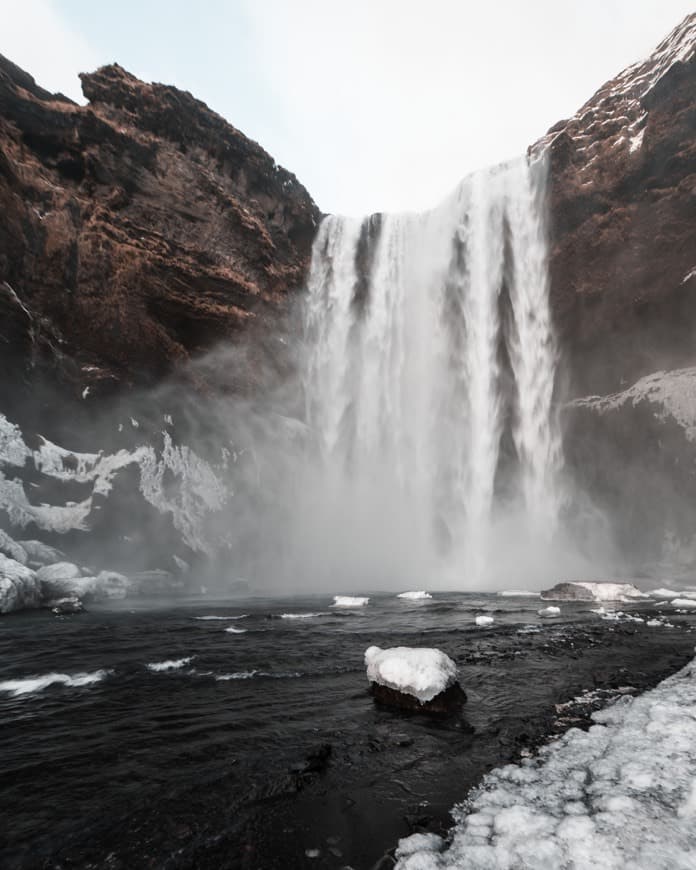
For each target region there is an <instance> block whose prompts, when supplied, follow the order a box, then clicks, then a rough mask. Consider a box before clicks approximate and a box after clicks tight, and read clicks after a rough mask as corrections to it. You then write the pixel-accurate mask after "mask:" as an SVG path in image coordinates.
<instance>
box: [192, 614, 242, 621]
mask: <svg viewBox="0 0 696 870" xmlns="http://www.w3.org/2000/svg"><path fill="white" fill-rule="evenodd" d="M247 616H249V614H248V613H240V614H239V616H194V617H193V618H194V619H200V620H202V621H204V622H205V621H206V620H216V619H224V620H225V621H228V620H231V619H246V618H247Z"/></svg>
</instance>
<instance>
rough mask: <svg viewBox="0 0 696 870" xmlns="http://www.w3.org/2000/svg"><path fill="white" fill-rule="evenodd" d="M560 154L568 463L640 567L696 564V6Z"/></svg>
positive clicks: (555, 277)
mask: <svg viewBox="0 0 696 870" xmlns="http://www.w3.org/2000/svg"><path fill="white" fill-rule="evenodd" d="M540 147H547V148H548V149H549V152H550V157H551V160H550V167H551V169H550V193H549V195H550V214H551V224H550V232H551V245H552V248H551V263H550V265H551V283H552V289H551V293H552V307H553V312H554V318H555V322H556V328H557V332H558V335H559V339H560V347H561V353H562V367H561V370H562V372H563V374H564V378H562V390H561V392H562V393H563V394H564V395H565V396H568V395H569V396H570V398H571V401H570V403H569V404H567V405H566V406H565V408H564V411H563V422H564V444H565V454H566V461H567V465H568V467H569V469H570V471H571V474H572V475H573V478H574V481H575V483H576V484H578V485H579V487H580V488H581V489H584V490H585V491H586V492H588V493H589V494H590V496H591V498H592V499H593V501H594V502H595V503H596V504H597V505H599V507H600V508H602V509H603V510H604V512H605V516H606V518H607V519H608V522H609V524H610V527H611V530H612V532H613V536H614V538H615V541H616V542H617V543H618V545H619V550H620V552H621V553H622V554H623V557H624V559H625V560H626V563H627V564H628V566H629V568H630V569H631V570H634V571H638V572H641V571H644V572H646V573H657V574H660V573H664V572H666V573H667V574H672V575H674V574H675V573H676V574H678V575H683V576H693V571H694V570H696V449H695V447H694V445H695V439H694V420H695V419H696V391H695V390H694V383H695V381H694V371H695V369H694V368H693V366H694V365H695V364H696V14H693V15H690V16H688V17H687V18H686V19H685V20H684V21H683V22H681V24H679V25H678V26H677V27H676V28H675V29H674V30H673V31H672V33H670V34H669V36H667V37H666V39H664V40H663V41H662V42H661V43H660V44H659V45H658V47H657V48H656V50H655V51H654V52H653V54H652V55H651V56H650V57H649V58H648V59H647V60H646V61H644V62H642V63H637V64H634V65H633V66H631V67H629V68H628V69H626V70H624V71H623V72H622V73H621V74H620V75H618V76H617V77H616V78H615V79H613V80H612V81H610V82H608V83H607V84H606V85H604V86H603V87H602V88H600V90H599V91H598V92H597V93H596V94H595V95H594V96H593V97H592V98H591V99H590V100H589V101H588V102H587V103H586V104H585V105H584V106H583V107H582V108H581V109H580V111H579V112H578V113H577V114H576V115H574V116H573V117H572V118H570V119H569V120H566V121H562V122H560V123H559V124H557V125H556V126H555V127H553V128H552V129H551V130H550V131H549V132H548V133H547V134H546V136H545V137H543V138H542V139H541V140H540V141H539V142H538V143H537V144H536V145H535V146H534V148H535V149H538V148H540Z"/></svg>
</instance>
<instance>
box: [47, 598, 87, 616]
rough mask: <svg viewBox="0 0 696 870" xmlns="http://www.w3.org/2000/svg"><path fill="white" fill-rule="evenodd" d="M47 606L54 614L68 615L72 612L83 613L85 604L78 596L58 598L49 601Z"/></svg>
mask: <svg viewBox="0 0 696 870" xmlns="http://www.w3.org/2000/svg"><path fill="white" fill-rule="evenodd" d="M48 606H49V607H50V609H51V613H55V615H56V616H68V615H70V614H73V613H84V612H85V606H84V604H83V603H82V601H80V599H79V598H59V599H57V600H55V601H50V602H49V604H48Z"/></svg>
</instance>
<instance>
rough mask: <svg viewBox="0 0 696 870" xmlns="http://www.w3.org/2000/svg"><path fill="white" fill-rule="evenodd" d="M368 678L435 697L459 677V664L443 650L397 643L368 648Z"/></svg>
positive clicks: (421, 698)
mask: <svg viewBox="0 0 696 870" xmlns="http://www.w3.org/2000/svg"><path fill="white" fill-rule="evenodd" d="M365 665H366V667H367V679H368V680H370V681H371V682H374V683H379V685H381V686H386V687H388V688H390V689H396V690H397V691H398V692H404V693H405V694H407V695H413V696H414V697H416V698H418V700H419V701H420V702H421V704H423V703H425V702H426V701H430V700H432V699H433V698H434V697H435V696H436V695H439V694H440V692H443V691H444V690H445V689H446V688H448V687H449V686H451V685H452V684H453V683H454V682H455V681H456V679H457V666H456V664H455V663H454V662H453V661H452V659H451V658H450V657H449V656H447V655H445V653H443V652H442V651H441V650H439V649H429V648H427V647H420V648H419V647H406V646H397V647H392V648H391V649H380V648H379V647H378V646H371V647H369V648H368V649H367V650H366V651H365Z"/></svg>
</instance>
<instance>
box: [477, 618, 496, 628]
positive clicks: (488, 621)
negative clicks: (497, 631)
mask: <svg viewBox="0 0 696 870" xmlns="http://www.w3.org/2000/svg"><path fill="white" fill-rule="evenodd" d="M475 622H476V625H478V626H479V628H486V627H487V626H489V625H493V623H494V622H495V619H493V617H492V616H477V617H476V619H475Z"/></svg>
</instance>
